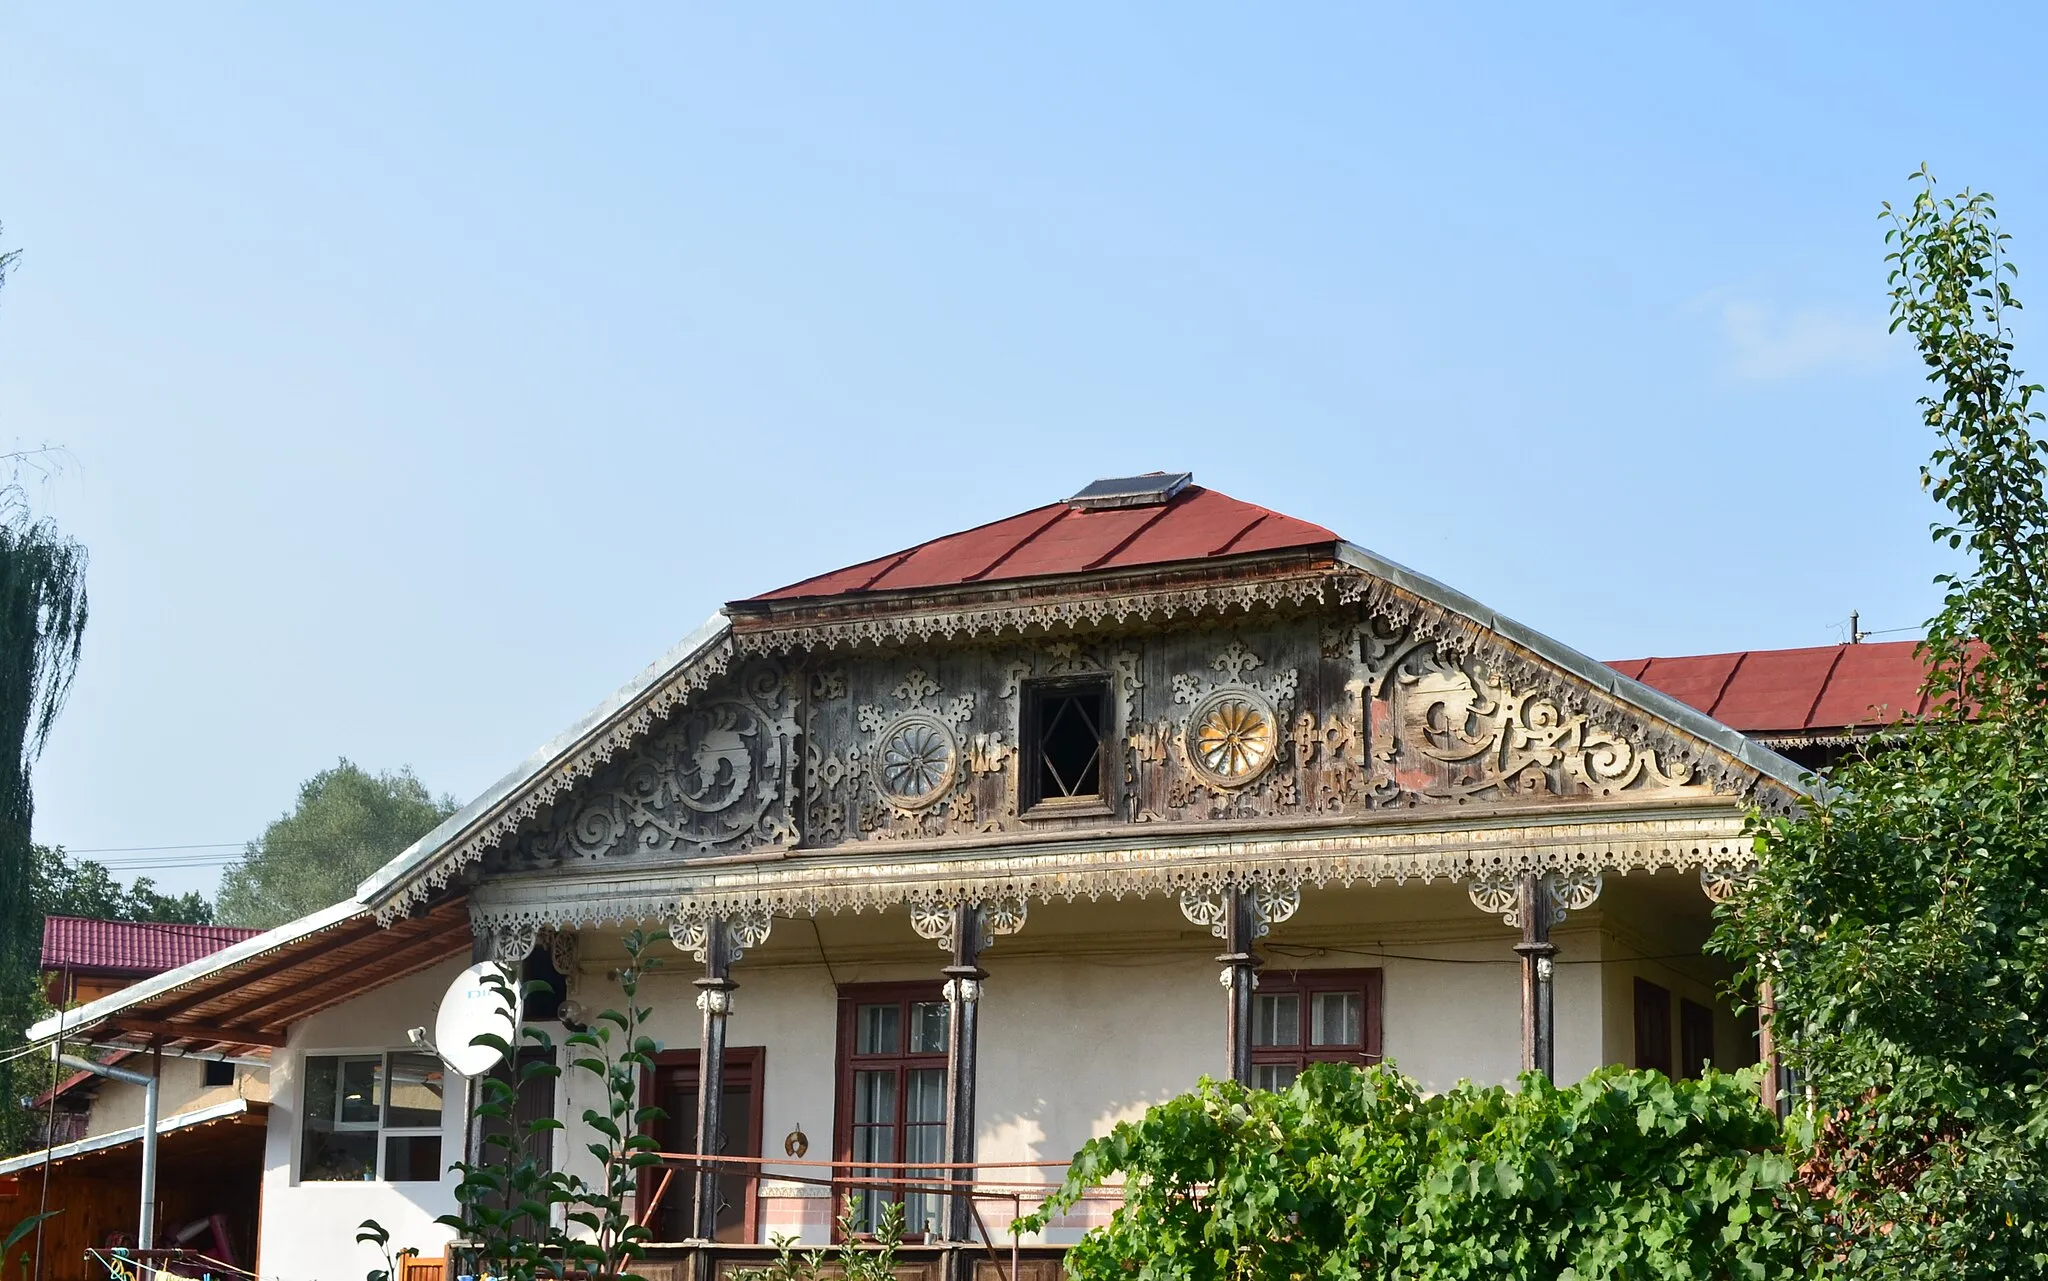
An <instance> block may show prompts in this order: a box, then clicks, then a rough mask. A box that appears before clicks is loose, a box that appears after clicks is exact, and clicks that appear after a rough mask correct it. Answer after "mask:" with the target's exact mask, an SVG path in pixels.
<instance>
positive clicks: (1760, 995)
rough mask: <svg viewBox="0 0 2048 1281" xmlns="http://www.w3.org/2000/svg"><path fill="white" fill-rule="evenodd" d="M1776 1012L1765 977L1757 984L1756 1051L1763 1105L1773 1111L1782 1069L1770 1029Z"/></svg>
mask: <svg viewBox="0 0 2048 1281" xmlns="http://www.w3.org/2000/svg"><path fill="white" fill-rule="evenodd" d="M1777 1012H1778V1001H1777V997H1776V996H1775V995H1773V994H1772V992H1771V981H1770V980H1769V979H1765V980H1764V981H1763V982H1761V983H1759V984H1757V993H1756V1052H1757V1057H1758V1058H1760V1059H1762V1060H1763V1064H1764V1107H1766V1108H1767V1109H1769V1110H1770V1111H1771V1112H1773V1113H1776V1112H1777V1111H1778V1074H1779V1073H1780V1072H1781V1071H1783V1069H1782V1068H1781V1067H1780V1066H1779V1064H1778V1038H1777V1035H1776V1034H1775V1033H1774V1032H1772V1030H1771V1019H1772V1018H1773V1017H1774V1016H1775V1015H1776V1014H1777Z"/></svg>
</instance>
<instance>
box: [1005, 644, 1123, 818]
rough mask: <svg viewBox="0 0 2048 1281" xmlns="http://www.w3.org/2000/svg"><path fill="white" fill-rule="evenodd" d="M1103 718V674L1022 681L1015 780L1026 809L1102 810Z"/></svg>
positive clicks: (1105, 713)
mask: <svg viewBox="0 0 2048 1281" xmlns="http://www.w3.org/2000/svg"><path fill="white" fill-rule="evenodd" d="M1108 724H1109V682H1108V681H1107V680H1106V679H1103V678H1101V677H1083V678H1079V679H1069V680H1056V681H1031V682H1028V683H1027V684H1026V685H1025V686H1024V723H1023V725H1022V726H1021V727H1020V728H1021V730H1022V734H1021V735H1020V737H1021V739H1022V741H1023V744H1024V751H1023V762H1022V770H1023V774H1022V777H1021V778H1020V779H1019V780H1018V781H1019V786H1020V788H1021V790H1022V792H1023V796H1022V798H1021V799H1022V801H1023V803H1024V806H1025V808H1026V809H1030V808H1033V807H1037V808H1039V809H1041V810H1043V811H1045V812H1046V813H1060V812H1065V813H1073V812H1075V811H1076V810H1077V809H1078V810H1082V811H1086V812H1091V813H1102V812H1107V810H1106V809H1105V802H1106V801H1107V799H1108V788H1107V786H1106V785H1105V780H1106V779H1107V777H1108V765H1109V753H1108V751H1107V750H1106V749H1105V735H1106V729H1107V726H1108ZM1041 816H1042V815H1041Z"/></svg>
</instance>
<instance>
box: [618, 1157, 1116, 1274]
mask: <svg viewBox="0 0 2048 1281" xmlns="http://www.w3.org/2000/svg"><path fill="white" fill-rule="evenodd" d="M650 1155H652V1156H654V1157H655V1158H657V1159H658V1160H659V1162H660V1166H659V1168H660V1169H661V1178H660V1180H659V1181H658V1182H657V1183H656V1185H655V1189H654V1192H653V1194H652V1195H651V1196H649V1197H648V1199H647V1204H646V1205H644V1206H639V1207H636V1208H635V1213H634V1216H633V1219H634V1222H635V1223H637V1224H640V1225H641V1226H645V1225H647V1224H649V1223H651V1222H652V1221H653V1219H654V1216H655V1215H656V1214H658V1213H660V1210H661V1203H662V1201H663V1199H664V1198H665V1197H666V1195H667V1193H668V1190H669V1186H670V1184H671V1183H672V1182H673V1181H674V1179H675V1176H676V1175H677V1173H678V1172H687V1173H690V1174H702V1173H707V1172H708V1173H713V1174H731V1173H733V1172H735V1171H738V1172H742V1173H745V1175H746V1183H747V1187H748V1191H747V1195H748V1196H750V1197H754V1196H758V1192H759V1185H760V1183H761V1181H762V1180H764V1179H772V1180H774V1181H776V1182H778V1183H797V1184H806V1185H809V1186H813V1187H825V1188H830V1189H832V1190H833V1192H834V1194H835V1200H836V1199H837V1196H838V1195H840V1194H851V1193H855V1192H862V1191H873V1192H884V1193H893V1194H895V1195H898V1196H911V1195H925V1196H932V1197H965V1198H966V1199H967V1204H968V1210H969V1212H970V1214H971V1215H972V1217H973V1219H974V1224H975V1226H976V1227H977V1228H978V1229H980V1232H981V1244H982V1246H983V1247H984V1248H985V1249H986V1250H987V1251H988V1254H989V1257H990V1258H991V1259H994V1260H995V1261H996V1263H997V1266H998V1267H1001V1265H1002V1260H1001V1257H1000V1256H999V1255H998V1254H997V1252H996V1245H995V1240H994V1237H993V1235H992V1234H991V1233H990V1232H989V1230H988V1221H987V1220H986V1219H985V1218H983V1217H982V1213H981V1203H982V1202H984V1201H1008V1202H1009V1203H1010V1208H1011V1215H1010V1232H1009V1236H1010V1261H1009V1263H1010V1266H1009V1271H1008V1274H1007V1276H1006V1278H1005V1281H1016V1279H1017V1265H1018V1262H1019V1256H1020V1254H1021V1252H1022V1248H1023V1240H1022V1234H1020V1233H1019V1232H1018V1231H1017V1220H1018V1219H1021V1218H1023V1217H1024V1201H1025V1199H1026V1198H1027V1197H1028V1198H1030V1199H1032V1200H1034V1201H1042V1200H1044V1199H1045V1198H1046V1197H1047V1196H1049V1195H1050V1194H1051V1193H1052V1192H1053V1190H1054V1189H1056V1188H1058V1187H1059V1186H1060V1183H1061V1180H1059V1179H1054V1180H1051V1181H1046V1180H1044V1179H1028V1180H1027V1179H1022V1178H1009V1179H1004V1178H996V1179H982V1178H963V1177H960V1175H959V1173H958V1172H963V1171H972V1172H975V1173H977V1174H978V1173H979V1172H981V1171H984V1170H1061V1171H1064V1170H1065V1169H1066V1168H1067V1167H1068V1166H1069V1165H1070V1164H1071V1162H1068V1161H964V1162H959V1161H953V1162H949V1161H876V1160H857V1161H803V1160H797V1159H795V1158H788V1157H766V1156H728V1155H723V1154H719V1155H713V1154H711V1153H707V1152H655V1153H651V1154H650ZM769 1167H774V1169H772V1170H771V1169H770V1168H769ZM880 1170H891V1171H896V1172H897V1173H895V1174H892V1175H882V1174H877V1173H874V1171H880ZM840 1171H848V1172H849V1173H840ZM939 1171H946V1172H948V1174H949V1177H945V1178H939V1179H934V1178H933V1177H931V1176H932V1175H933V1174H934V1173H936V1172H939ZM1082 1199H1083V1200H1084V1201H1086V1200H1098V1201H1099V1200H1112V1199H1113V1200H1116V1201H1119V1202H1120V1201H1122V1200H1123V1189H1122V1188H1121V1187H1119V1186H1116V1185H1110V1186H1108V1187H1105V1188H1101V1189H1095V1190H1091V1191H1089V1192H1086V1193H1084V1194H1083V1195H1082ZM750 1244H757V1243H750ZM959 1244H964V1245H969V1246H972V1245H973V1244H974V1242H972V1241H968V1242H961V1243H959Z"/></svg>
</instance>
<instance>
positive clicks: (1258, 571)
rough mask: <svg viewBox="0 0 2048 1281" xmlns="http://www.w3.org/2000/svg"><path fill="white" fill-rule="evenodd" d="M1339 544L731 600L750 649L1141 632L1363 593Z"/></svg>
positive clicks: (729, 609) (738, 636)
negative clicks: (965, 582) (1340, 556)
mask: <svg viewBox="0 0 2048 1281" xmlns="http://www.w3.org/2000/svg"><path fill="white" fill-rule="evenodd" d="M1334 550H1335V549H1334V547H1325V548H1321V549H1313V550H1306V551H1292V552H1281V553H1256V554H1252V555H1247V556H1232V557H1218V558H1214V559H1210V560H1205V561H1199V562H1195V563H1194V564H1192V565H1181V566H1179V567H1168V568H1161V567H1158V566H1153V567H1148V568H1144V569H1136V570H1115V571H1107V572H1103V573H1098V574H1081V575H1071V574H1069V575H1058V576H1052V577H1046V578H1037V579H1023V580H1010V581H1007V582H1001V583H991V584H987V585H978V584H977V585H974V586H969V587H955V588H946V589H942V590H935V591H900V592H860V593H851V594H847V595H843V596H823V597H804V598H798V599H795V600H789V601H752V600H750V601H734V602H732V603H731V604H729V605H727V606H726V607H725V610H726V613H727V615H728V616H730V617H731V619H732V620H733V634H734V638H735V641H736V643H737V644H738V645H739V648H740V652H741V653H742V654H774V655H781V654H787V653H790V652H792V651H824V650H835V649H858V648H861V647H862V646H871V647H875V648H886V647H890V646H902V645H923V644H928V643H930V642H932V641H972V640H999V639H1003V638H1016V637H1022V636H1041V635H1047V634H1059V633H1067V632H1076V631H1099V630H1104V629H1117V628H1130V627H1141V626H1145V625H1148V624H1153V625H1156V624H1159V623H1165V622H1172V621H1175V620H1178V619H1188V618H1206V617H1219V616H1223V615H1228V614H1248V613H1251V612H1253V611H1256V610H1271V609H1280V608H1290V607H1291V608H1296V609H1300V608H1308V607H1313V606H1316V605H1328V604H1335V603H1338V602H1340V601H1346V600H1355V599H1357V596H1356V594H1355V593H1356V592H1357V591H1358V590H1359V585H1358V583H1357V582H1356V580H1357V577H1358V576H1357V575H1356V574H1355V573H1353V572H1351V571H1350V570H1347V569H1345V568H1343V567H1342V566H1340V565H1338V563H1337V560H1336V557H1335V555H1334Z"/></svg>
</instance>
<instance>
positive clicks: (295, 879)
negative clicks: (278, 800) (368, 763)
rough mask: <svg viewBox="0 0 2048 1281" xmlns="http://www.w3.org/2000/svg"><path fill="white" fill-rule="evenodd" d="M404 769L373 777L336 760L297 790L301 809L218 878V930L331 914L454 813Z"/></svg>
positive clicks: (451, 804)
mask: <svg viewBox="0 0 2048 1281" xmlns="http://www.w3.org/2000/svg"><path fill="white" fill-rule="evenodd" d="M455 808H456V806H455V798H454V797H451V796H443V797H440V798H439V799H436V798H435V797H434V796H433V795H432V794H431V793H429V792H428V791H427V789H426V785H425V784H423V783H421V782H420V781H419V779H417V778H415V777H413V773H412V771H411V770H409V769H405V770H399V771H398V772H396V773H391V772H388V771H387V772H385V773H382V774H371V773H369V772H368V771H366V770H363V769H361V768H360V767H358V766H356V765H354V764H352V763H350V762H349V761H347V760H345V759H344V760H342V761H340V762H339V763H337V764H336V765H335V767H334V768H333V769H328V770H322V771H320V772H319V773H318V774H315V775H314V776H313V777H311V778H309V779H307V780H306V781H305V782H304V783H303V784H301V785H300V787H299V803H298V805H297V807H295V808H294V809H293V810H292V811H291V813H289V814H285V815H283V816H282V817H280V818H278V819H277V820H275V821H274V822H272V823H271V824H270V826H269V827H267V828H265V829H264V831H263V836H262V838H261V839H260V840H255V841H251V842H250V843H249V846H248V848H247V849H246V850H244V851H243V854H242V857H241V859H240V860H239V861H237V862H236V863H235V864H234V866H232V867H230V868H229V869H228V870H227V873H226V874H225V875H224V876H223V877H222V878H221V885H220V897H219V899H218V900H217V902H216V904H215V911H216V913H217V915H218V916H219V918H220V921H221V923H222V924H223V925H255V926H263V927H266V928H267V927H270V926H274V925H282V924H283V923H285V922H286V921H291V920H296V919H298V918H299V917H301V916H305V915H307V914H309V913H312V912H317V911H319V910H320V909H321V908H324V907H330V906H332V905H333V904H336V903H339V902H341V901H342V900H343V899H345V898H347V897H348V896H349V895H351V894H353V893H355V889H356V886H357V885H358V884H360V883H361V882H362V880H363V878H364V877H366V876H368V875H369V874H370V873H372V872H374V871H376V870H377V869H378V868H379V867H382V866H383V865H384V863H385V862H386V861H387V860H389V859H390V858H391V857H392V856H393V855H394V854H397V853H399V852H400V851H402V850H404V849H405V847H406V846H408V845H411V844H412V843H413V842H414V841H416V840H418V839H419V838H420V837H422V836H424V835H426V834H427V833H428V832H430V831H432V830H433V829H434V827H435V826H436V825H437V824H438V823H440V821H441V820H442V819H444V818H447V817H448V816H449V815H450V814H453V813H454V812H455Z"/></svg>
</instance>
